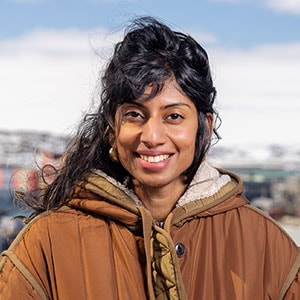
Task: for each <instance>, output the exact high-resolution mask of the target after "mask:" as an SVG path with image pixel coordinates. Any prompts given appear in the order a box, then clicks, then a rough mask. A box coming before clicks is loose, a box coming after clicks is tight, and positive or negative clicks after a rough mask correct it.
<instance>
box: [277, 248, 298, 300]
mask: <svg viewBox="0 0 300 300" xmlns="http://www.w3.org/2000/svg"><path fill="white" fill-rule="evenodd" d="M279 299H284V300H294V299H300V248H299V250H298V255H297V257H296V260H295V262H294V265H293V267H292V268H291V270H290V272H289V274H288V276H287V278H286V281H285V283H284V285H283V287H282V290H281V293H280V296H279Z"/></svg>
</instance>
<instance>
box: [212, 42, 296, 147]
mask: <svg viewBox="0 0 300 300" xmlns="http://www.w3.org/2000/svg"><path fill="white" fill-rule="evenodd" d="M211 56H212V62H213V68H214V74H215V77H216V80H215V82H216V86H217V89H218V91H219V96H218V101H219V107H220V110H221V116H222V115H223V125H222V127H221V131H222V130H223V135H224V143H226V142H227V141H226V139H227V138H228V137H229V139H228V141H229V142H232V141H233V138H235V140H236V142H237V143H240V142H242V143H243V142H250V141H251V142H252V143H254V142H259V143H291V144H292V143H298V144H300V141H299V139H298V137H296V136H295V130H296V129H297V127H298V118H299V113H300V101H299V100H300V86H299V84H298V82H299V75H300V74H299V70H300V44H287V45H266V46H260V47H257V48H253V49H250V50H247V51H242V50H232V49H214V50H212V51H211Z"/></svg>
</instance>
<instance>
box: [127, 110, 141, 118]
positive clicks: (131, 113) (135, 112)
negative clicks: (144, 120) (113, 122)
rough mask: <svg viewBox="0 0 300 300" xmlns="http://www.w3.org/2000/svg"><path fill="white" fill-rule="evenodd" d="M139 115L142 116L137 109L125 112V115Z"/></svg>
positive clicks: (134, 116) (133, 116)
mask: <svg viewBox="0 0 300 300" xmlns="http://www.w3.org/2000/svg"><path fill="white" fill-rule="evenodd" d="M139 116H140V114H139V113H138V112H137V111H127V112H126V113H125V117H132V118H137V117H139Z"/></svg>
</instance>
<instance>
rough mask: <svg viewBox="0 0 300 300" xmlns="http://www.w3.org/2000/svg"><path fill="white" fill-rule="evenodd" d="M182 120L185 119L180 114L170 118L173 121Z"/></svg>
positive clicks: (172, 115) (171, 115)
mask: <svg viewBox="0 0 300 300" xmlns="http://www.w3.org/2000/svg"><path fill="white" fill-rule="evenodd" d="M182 119H183V116H182V115H180V114H177V113H173V114H170V115H169V116H168V120H172V121H179V120H182Z"/></svg>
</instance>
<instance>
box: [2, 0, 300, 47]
mask: <svg viewBox="0 0 300 300" xmlns="http://www.w3.org/2000/svg"><path fill="white" fill-rule="evenodd" d="M272 2H273V6H272V5H271V4H270V3H272ZM277 2H278V3H280V1H277V0H274V1H272V0H270V1H265V0H261V1H260V0H249V1H247V0H244V1H243V0H231V1H230V0H227V1H226V0H223V1H222V0H204V1H195V0H194V1H192V0H186V1H178V2H177V1H176V2H175V1H170V0H159V1H158V0H151V1H145V0H141V1H139V0H132V1H114V0H103V1H102V0H81V1H79V0H75V1H71V0H61V1H58V0H1V2H0V28H1V29H0V38H8V37H15V36H18V35H21V34H24V33H26V32H28V31H32V30H34V29H36V28H51V29H69V28H78V29H85V30H87V29H92V28H95V27H99V26H106V27H109V28H114V27H116V26H119V25H120V24H121V23H122V22H124V21H126V20H127V19H128V16H129V17H131V16H133V15H135V14H137V15H149V14H150V15H154V16H157V17H160V18H162V19H163V20H165V21H168V22H170V23H174V24H175V25H177V26H179V27H181V28H183V29H185V30H199V29H200V30H201V31H205V32H211V33H213V34H214V35H215V36H216V37H217V39H218V42H219V43H222V44H223V45H225V46H239V47H249V46H253V45H256V44H261V43H278V42H294V41H298V40H299V39H300V30H297V28H300V8H299V6H300V4H298V5H297V4H296V5H297V6H296V5H295V4H290V6H289V5H288V3H289V2H290V3H297V2H299V3H300V1H297V0H292V1H291V0H290V1H289V0H285V1H284V0H282V1H281V2H282V4H281V6H280V5H279V4H278V6H277V8H276V3H277ZM284 2H285V3H286V4H284Z"/></svg>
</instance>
